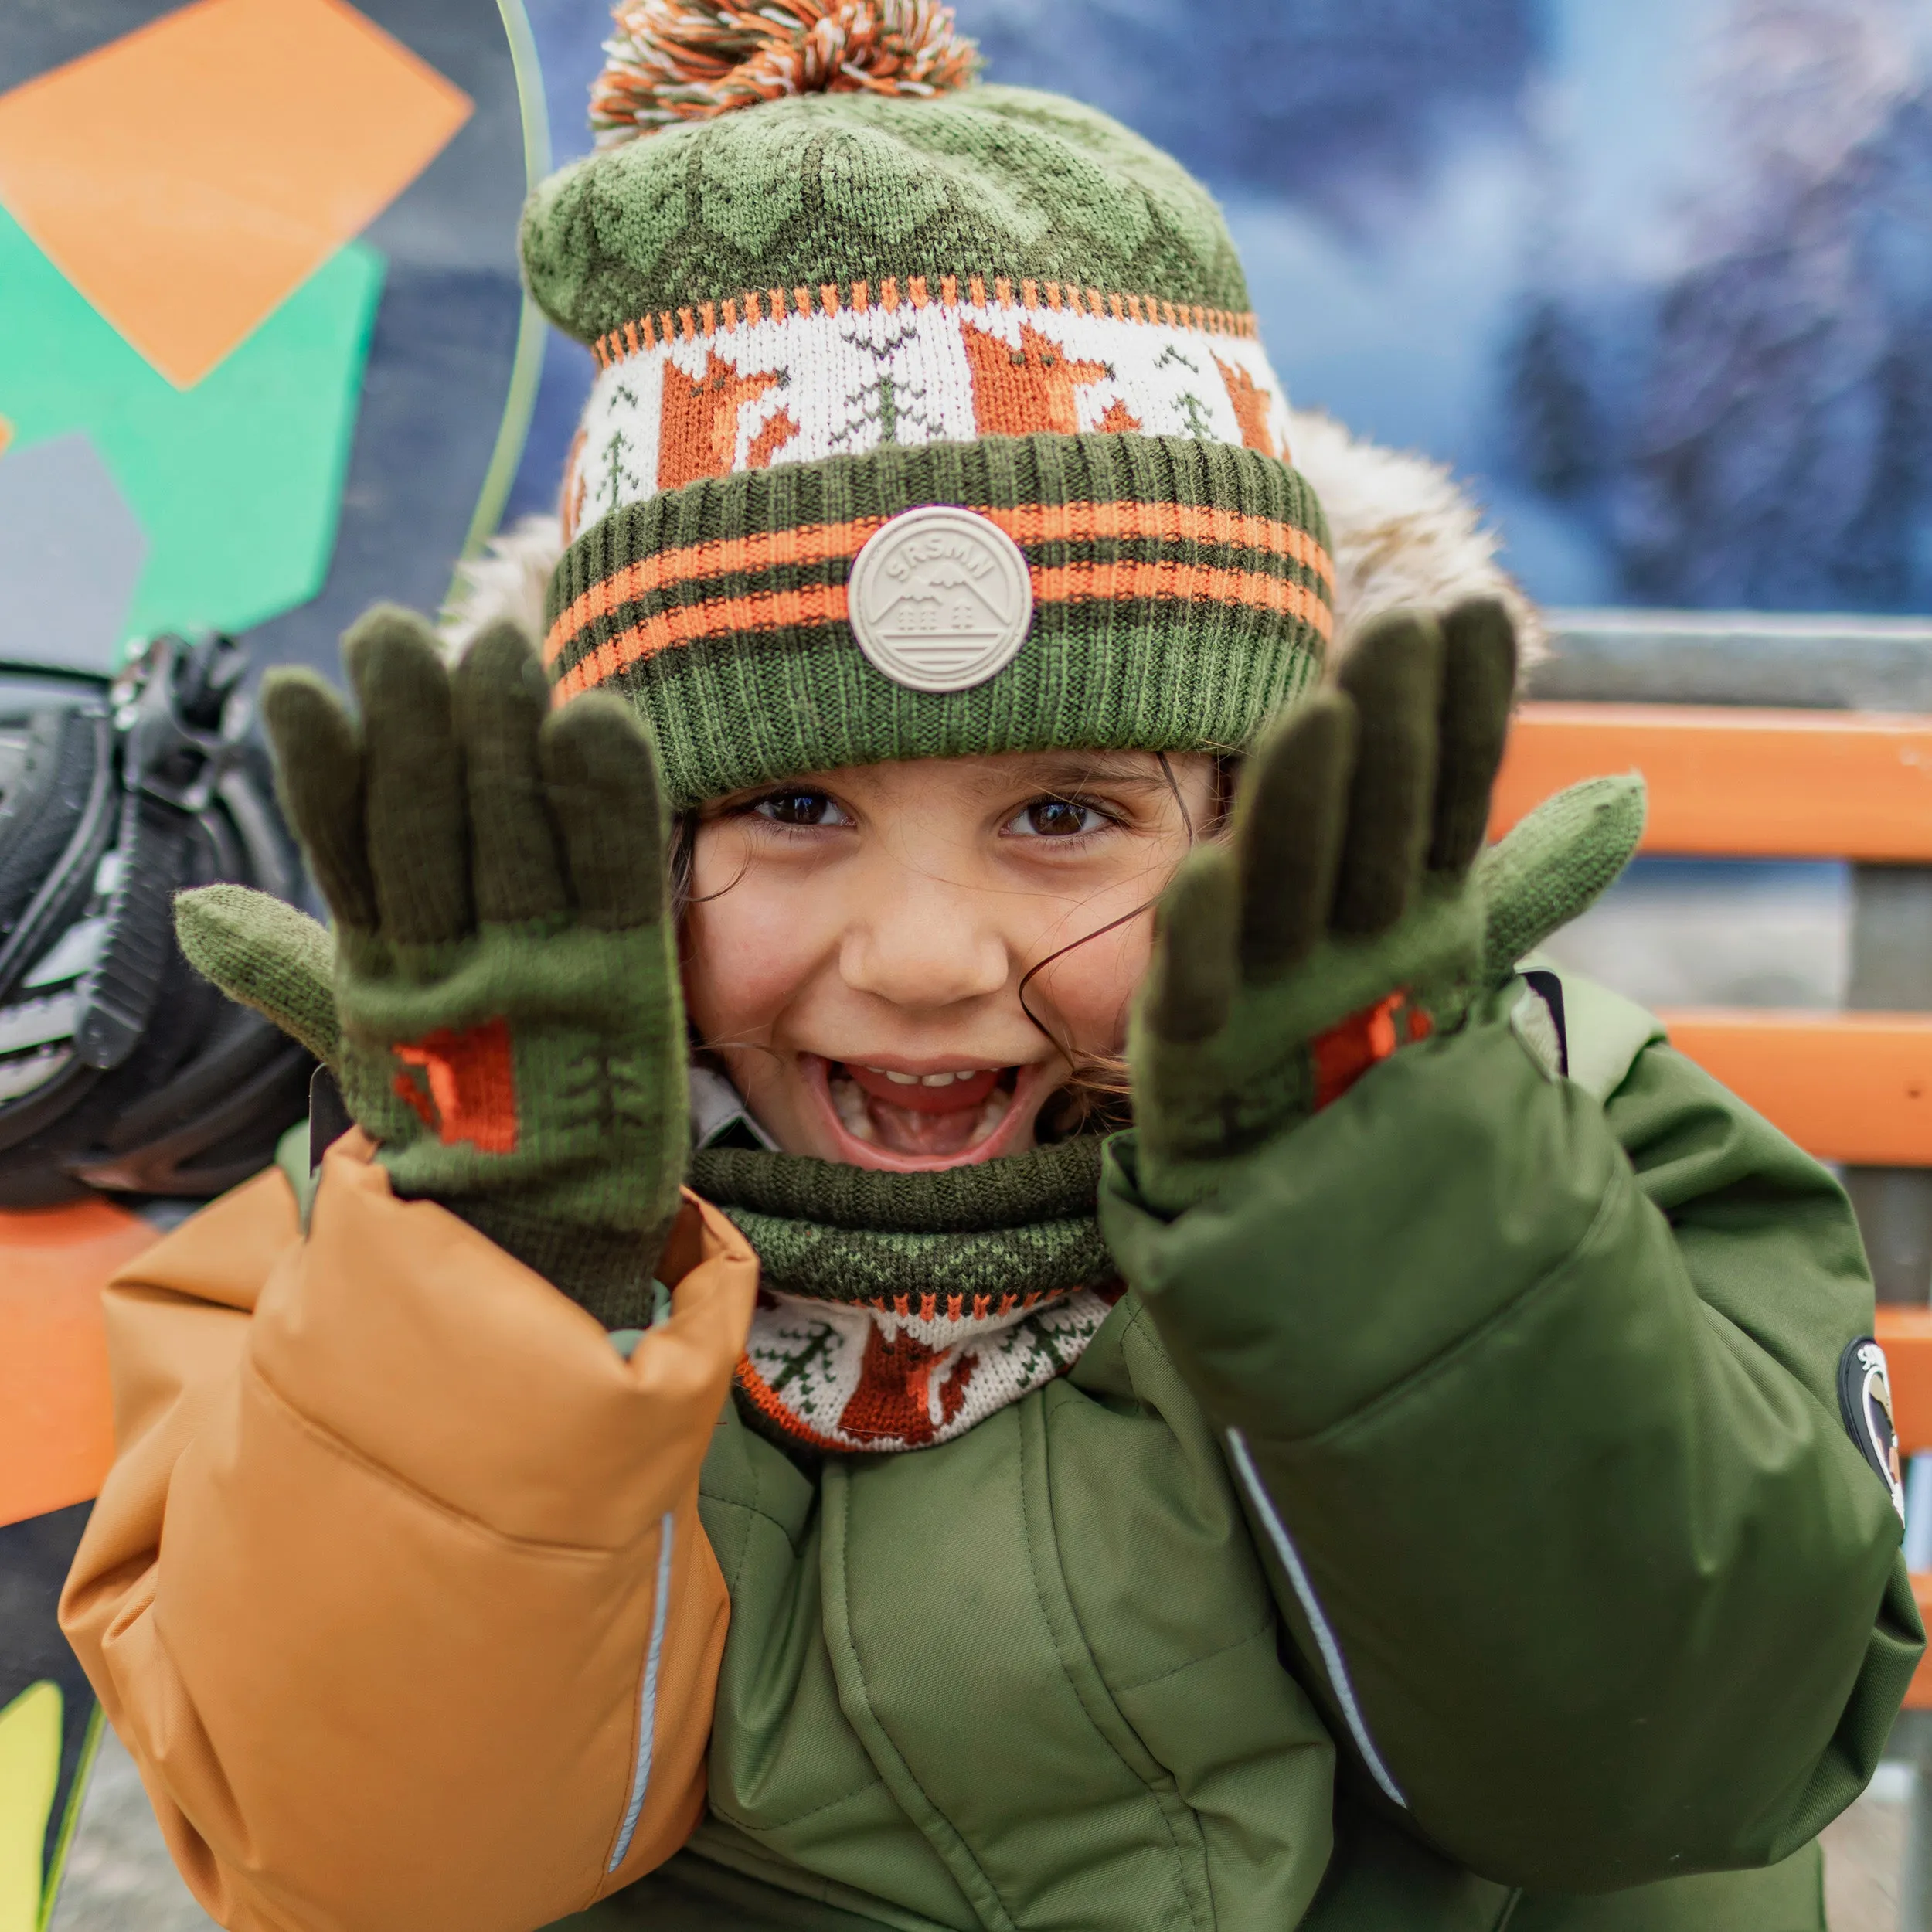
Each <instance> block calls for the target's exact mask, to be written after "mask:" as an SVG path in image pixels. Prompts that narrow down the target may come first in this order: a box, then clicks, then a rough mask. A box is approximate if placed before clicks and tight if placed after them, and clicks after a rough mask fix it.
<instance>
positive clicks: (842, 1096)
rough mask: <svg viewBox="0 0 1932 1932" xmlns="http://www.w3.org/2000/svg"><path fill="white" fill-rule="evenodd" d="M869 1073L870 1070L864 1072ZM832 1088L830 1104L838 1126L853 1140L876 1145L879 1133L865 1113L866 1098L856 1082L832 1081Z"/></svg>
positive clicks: (870, 1117)
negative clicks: (836, 1115)
mask: <svg viewBox="0 0 1932 1932" xmlns="http://www.w3.org/2000/svg"><path fill="white" fill-rule="evenodd" d="M867 1071H868V1072H870V1071H871V1069H870V1068H868V1069H867ZM831 1086H832V1108H833V1111H835V1113H836V1114H838V1124H839V1125H840V1126H842V1128H844V1129H845V1131H846V1132H847V1133H848V1134H851V1135H852V1138H854V1139H855V1140H860V1141H870V1142H872V1143H873V1144H874V1145H876V1143H877V1141H878V1139H879V1131H878V1130H877V1128H875V1127H874V1126H873V1125H872V1116H871V1115H870V1114H868V1113H867V1112H866V1097H865V1094H863V1093H862V1091H861V1090H860V1089H859V1083H858V1082H857V1081H856V1080H834V1081H832V1083H831Z"/></svg>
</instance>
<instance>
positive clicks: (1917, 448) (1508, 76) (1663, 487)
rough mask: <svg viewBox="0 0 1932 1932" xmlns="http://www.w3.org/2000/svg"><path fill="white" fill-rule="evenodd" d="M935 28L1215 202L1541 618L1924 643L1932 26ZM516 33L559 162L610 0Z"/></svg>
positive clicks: (1725, 1)
mask: <svg viewBox="0 0 1932 1932" xmlns="http://www.w3.org/2000/svg"><path fill="white" fill-rule="evenodd" d="M954 6H955V9H956V11H957V14H958V15H959V18H960V21H961V25H962V26H964V28H965V29H966V30H967V31H968V32H971V33H972V34H974V35H975V36H977V37H978V39H979V41H980V43H981V46H982V48H983V49H984V50H985V53H986V55H987V57H988V77H989V78H991V79H993V80H1010V81H1018V82H1022V83H1027V84H1030V85H1034V86H1038V87H1051V88H1055V89H1057V90H1061V91H1063V92H1066V93H1069V94H1074V95H1077V96H1078V97H1080V98H1082V99H1083V100H1090V101H1092V102H1093V103H1094V104H1095V105H1097V106H1099V107H1104V108H1105V109H1107V111H1110V112H1111V113H1113V114H1117V115H1119V116H1120V117H1121V118H1122V119H1123V120H1124V121H1128V123H1129V124H1131V125H1132V126H1134V127H1136V128H1139V129H1140V130H1141V132H1142V133H1144V134H1146V135H1148V137H1149V138H1151V139H1152V140H1154V141H1158V142H1159V143H1160V144H1161V145H1162V146H1164V147H1165V148H1169V149H1170V150H1172V151H1173V152H1174V153H1175V154H1176V155H1179V156H1180V157H1181V158H1182V160H1184V161H1185V162H1186V163H1187V164H1188V165H1189V166H1190V167H1191V168H1193V169H1194V170H1195V171H1196V172H1197V173H1199V175H1202V177H1203V178H1204V179H1206V181H1207V182H1209V185H1211V186H1212V187H1213V188H1214V189H1215V190H1216V192H1217V193H1218V194H1219V195H1220V196H1221V197H1222V198H1223V201H1224V202H1225V203H1226V206H1227V208H1228V211H1229V215H1230V221H1231V223H1232V224H1233V228H1234V231H1235V235H1236V241H1237V243H1239V244H1240V247H1241V250H1242V253H1243V259H1244V260H1246V262H1247V267H1248V270H1249V276H1250V283H1251V284H1252V286H1253V293H1254V297H1255V303H1256V307H1257V309H1258V311H1260V317H1261V321H1262V325H1263V330H1264V335H1265V336H1266V338H1267V342H1268V346H1269V351H1270V355H1271V357H1272V359H1273V360H1274V363H1275V366H1276V367H1277V369H1278V370H1280V372H1281V374H1282V375H1283V376H1284V378H1285V379H1286V380H1287V384H1288V386H1289V389H1290V390H1291V393H1292V394H1293V396H1294V400H1296V402H1297V403H1298V404H1301V405H1303V406H1308V405H1311V404H1312V405H1317V406H1324V407H1326V408H1328V409H1329V410H1332V412H1333V413H1335V414H1336V415H1338V416H1339V417H1341V418H1342V420H1344V421H1345V422H1348V423H1350V424H1351V425H1352V427H1356V428H1359V429H1361V430H1365V431H1366V432H1367V433H1369V434H1373V435H1375V436H1376V437H1379V438H1381V439H1382V440H1385V441H1388V442H1392V443H1394V444H1398V445H1402V446H1406V447H1420V448H1422V449H1423V450H1425V451H1427V452H1428V453H1430V454H1432V455H1434V456H1435V457H1438V458H1440V459H1441V460H1442V461H1446V462H1448V463H1450V464H1452V465H1454V467H1455V468H1457V469H1458V471H1459V472H1461V474H1463V475H1464V476H1465V477H1466V478H1469V479H1470V480H1471V481H1472V482H1473V483H1474V484H1475V487H1476V488H1477V491H1478V494H1479V495H1482V496H1483V497H1484V498H1485V499H1486V500H1487V501H1488V504H1489V505H1490V507H1491V509H1492V512H1493V514H1494V515H1495V519H1496V520H1497V522H1498V525H1499V526H1500V527H1501V528H1502V531H1503V532H1504V535H1505V538H1506V539H1507V542H1508V544H1509V555H1510V560H1511V561H1512V563H1513V564H1514V566H1515V568H1516V569H1517V570H1518V571H1519V574H1521V575H1522V577H1523V578H1524V580H1526V583H1527V584H1528V585H1529V588H1530V589H1531V590H1532V592H1534V593H1535V594H1537V595H1539V596H1540V597H1543V598H1544V599H1545V600H1547V601H1550V602H1555V603H1560V604H1562V603H1567V604H1589V603H1618V602H1636V603H1649V604H1696V605H1706V606H1722V607H1760V608H1787V609H1805V608H1810V609H1825V608H1840V609H1847V610H1866V611H1906V610H1920V611H1926V610H1932V0H1614V4H1610V3H1609V0H1213V4H1206V0H954ZM528 10H529V15H530V18H531V20H532V26H533V27H534V29H535V31H536V36H537V39H538V43H539V49H540V51H541V53H542V56H543V65H544V69H545V78H546V93H547V94H548V95H549V100H550V104H551V111H552V121H553V128H554V130H555V133H556V144H557V148H558V151H559V155H560V158H561V157H562V156H563V155H567V154H570V153H573V152H578V151H581V150H582V148H583V146H584V145H586V143H585V141H584V137H583V124H582V101H583V94H584V90H585V89H586V88H587V85H588V82H589V80H590V76H591V73H592V72H593V71H594V68H595V66H596V65H597V42H598V41H599V39H600V38H601V36H602V34H603V32H604V23H605V21H606V19H607V0H528ZM587 381H588V363H587V359H584V358H583V357H581V356H580V355H579V354H578V353H577V352H575V351H574V350H573V349H569V348H567V347H563V346H560V347H557V348H556V349H553V352H552V353H551V355H550V356H549V359H548V361H547V362H546V370H545V380H544V385H543V394H542V397H541V400H540V402H539V421H538V425H537V429H536V433H535V434H534V437H533V440H532V447H531V451H530V455H529V458H528V460H527V461H526V464H525V467H524V471H523V473H522V475H520V477H519V482H518V487H517V491H516V495H515V502H516V503H517V505H518V507H519V508H537V507H541V506H542V505H543V503H545V502H547V501H548V500H549V499H550V498H552V497H553V495H554V492H555V488H556V471H557V469H558V468H559V467H560V464H561V461H562V455H563V448H564V447H565V446H566V444H567V442H568V440H569V436H570V431H571V429H572V427H573V424H574V420H575V417H576V413H577V408H578V407H579V406H580V400H581V396H580V389H581V388H582V387H583V386H587Z"/></svg>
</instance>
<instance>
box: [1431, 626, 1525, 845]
mask: <svg viewBox="0 0 1932 1932" xmlns="http://www.w3.org/2000/svg"><path fill="white" fill-rule="evenodd" d="M1442 652H1443V655H1442V713H1441V723H1440V748H1441V749H1440V768H1439V770H1437V774H1436V811H1435V825H1434V831H1433V832H1432V833H1431V835H1430V843H1429V869H1430V871H1431V872H1444V873H1447V874H1448V875H1449V876H1451V877H1452V878H1457V879H1460V878H1461V876H1462V875H1463V874H1464V872H1467V871H1468V869H1469V868H1470V866H1471V865H1472V864H1473V863H1474V862H1475V856H1476V854H1477V853H1478V852H1481V849H1482V842H1483V836H1484V834H1485V832H1487V831H1488V828H1489V794H1490V792H1491V791H1492V789H1493V788H1494V787H1495V782H1496V771H1497V768H1498V767H1499V766H1500V765H1501V764H1502V751H1503V746H1504V744H1505V742H1506V741H1507V740H1508V738H1509V706H1510V703H1511V702H1512V699H1514V697H1515V691H1516V627H1515V624H1512V622H1511V621H1510V617H1509V611H1507V610H1505V608H1504V607H1503V606H1502V604H1501V603H1499V602H1498V600H1496V599H1495V598H1494V597H1476V598H1472V599H1471V600H1470V601H1469V602H1468V603H1467V604H1458V605H1457V606H1456V607H1455V609H1454V610H1453V611H1451V612H1450V613H1449V614H1448V616H1447V617H1445V618H1444V620H1443V623H1442Z"/></svg>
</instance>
